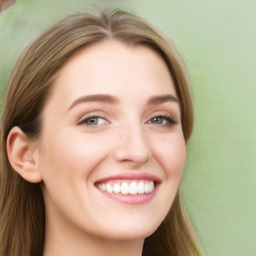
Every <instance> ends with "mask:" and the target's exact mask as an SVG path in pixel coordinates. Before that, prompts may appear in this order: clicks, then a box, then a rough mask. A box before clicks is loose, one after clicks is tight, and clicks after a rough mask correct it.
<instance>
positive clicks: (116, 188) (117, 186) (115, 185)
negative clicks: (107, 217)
mask: <svg viewBox="0 0 256 256" xmlns="http://www.w3.org/2000/svg"><path fill="white" fill-rule="evenodd" d="M113 188H114V193H115V194H118V193H120V192H121V187H120V185H119V184H114V187H113Z"/></svg>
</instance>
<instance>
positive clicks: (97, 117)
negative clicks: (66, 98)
mask: <svg viewBox="0 0 256 256" xmlns="http://www.w3.org/2000/svg"><path fill="white" fill-rule="evenodd" d="M90 119H98V120H99V119H104V121H105V122H107V120H106V119H105V118H104V117H102V116H97V115H91V116H88V117H86V118H85V119H83V120H82V121H80V122H79V123H78V124H79V125H86V126H89V127H93V126H95V127H96V126H98V125H102V124H98V123H97V124H87V123H86V122H87V121H89V120H90Z"/></svg>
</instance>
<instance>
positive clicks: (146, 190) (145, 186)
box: [144, 182, 148, 194]
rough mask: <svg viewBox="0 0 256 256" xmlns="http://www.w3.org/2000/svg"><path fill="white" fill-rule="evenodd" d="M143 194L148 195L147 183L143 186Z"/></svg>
mask: <svg viewBox="0 0 256 256" xmlns="http://www.w3.org/2000/svg"><path fill="white" fill-rule="evenodd" d="M144 193H147V194H148V183H147V182H146V183H145V184H144Z"/></svg>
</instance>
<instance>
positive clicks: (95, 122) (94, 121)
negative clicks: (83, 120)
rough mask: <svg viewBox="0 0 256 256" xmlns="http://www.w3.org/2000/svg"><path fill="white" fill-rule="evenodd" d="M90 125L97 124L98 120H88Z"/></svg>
mask: <svg viewBox="0 0 256 256" xmlns="http://www.w3.org/2000/svg"><path fill="white" fill-rule="evenodd" d="M88 123H89V124H97V119H96V118H90V119H89V120H88Z"/></svg>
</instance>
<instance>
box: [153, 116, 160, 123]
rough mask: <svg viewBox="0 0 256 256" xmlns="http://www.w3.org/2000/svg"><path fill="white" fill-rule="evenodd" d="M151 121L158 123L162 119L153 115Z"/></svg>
mask: <svg viewBox="0 0 256 256" xmlns="http://www.w3.org/2000/svg"><path fill="white" fill-rule="evenodd" d="M153 122H154V123H158V124H160V123H161V122H162V119H161V118H160V117H154V118H153Z"/></svg>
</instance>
